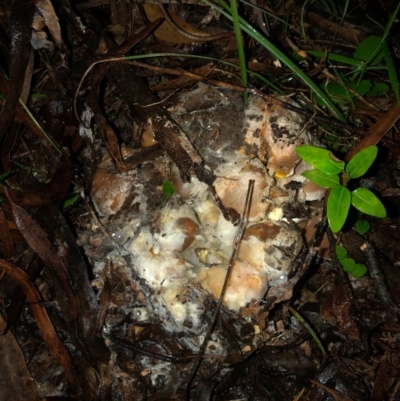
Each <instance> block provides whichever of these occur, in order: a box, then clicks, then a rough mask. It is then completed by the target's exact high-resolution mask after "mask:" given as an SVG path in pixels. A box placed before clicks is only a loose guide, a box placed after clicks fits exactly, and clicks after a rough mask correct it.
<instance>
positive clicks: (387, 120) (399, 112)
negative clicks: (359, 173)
mask: <svg viewBox="0 0 400 401" xmlns="http://www.w3.org/2000/svg"><path fill="white" fill-rule="evenodd" d="M399 118H400V104H398V103H397V102H396V101H394V102H393V103H392V105H391V106H390V107H389V110H388V111H387V112H386V114H385V115H384V116H383V117H382V118H381V119H380V120H379V121H378V122H377V123H376V124H374V125H373V126H372V127H370V128H368V131H367V135H366V136H365V137H364V138H363V139H361V141H360V142H359V143H358V144H357V145H356V146H355V147H354V148H353V149H352V151H351V152H349V153H348V154H347V155H346V160H350V159H351V158H352V157H353V156H354V155H355V154H356V153H358V152H360V151H361V150H363V149H365V148H367V147H368V146H372V145H376V144H377V143H378V142H379V141H380V140H381V139H382V138H383V137H384V136H385V135H386V133H387V132H388V131H389V130H390V129H391V128H392V127H393V125H394V124H395V122H396V121H397V120H398V119H399Z"/></svg>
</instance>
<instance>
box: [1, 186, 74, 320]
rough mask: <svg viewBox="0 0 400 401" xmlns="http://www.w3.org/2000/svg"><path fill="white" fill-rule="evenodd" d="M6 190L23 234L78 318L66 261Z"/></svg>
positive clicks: (71, 313) (71, 311)
mask: <svg viewBox="0 0 400 401" xmlns="http://www.w3.org/2000/svg"><path fill="white" fill-rule="evenodd" d="M4 191H5V194H6V196H7V198H8V201H9V202H10V204H11V208H12V211H13V214H14V219H15V223H16V224H17V226H18V228H19V230H20V231H21V234H22V235H23V236H24V238H25V240H26V242H27V243H28V245H29V246H30V247H31V249H32V250H33V251H34V252H35V253H37V255H38V256H39V257H40V259H42V260H43V262H44V263H45V265H46V266H47V267H49V268H50V269H51V270H52V271H53V273H54V274H55V276H56V277H57V279H58V281H59V282H60V284H61V286H62V288H63V290H64V292H65V295H66V297H67V299H68V304H69V308H68V309H67V310H68V311H69V312H70V315H71V318H72V319H73V320H77V319H78V316H79V303H78V299H77V297H76V295H75V292H74V290H73V288H72V286H71V281H70V278H69V275H68V272H67V269H66V268H65V266H64V263H63V262H62V260H61V259H60V257H59V256H58V254H57V253H56V252H55V251H54V249H53V248H52V246H51V244H50V241H49V240H48V238H47V236H46V234H45V232H44V231H43V230H42V228H41V227H40V226H39V224H38V223H37V222H36V221H35V220H33V219H32V217H31V216H30V215H29V213H28V212H27V211H26V210H25V209H23V208H22V207H20V206H18V205H17V204H16V203H14V202H13V201H12V199H11V197H10V196H9V193H8V190H7V189H5V190H4Z"/></svg>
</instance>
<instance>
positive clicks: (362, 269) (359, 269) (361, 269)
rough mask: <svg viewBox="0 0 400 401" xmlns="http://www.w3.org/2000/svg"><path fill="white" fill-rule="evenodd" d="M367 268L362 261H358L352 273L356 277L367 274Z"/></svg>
mask: <svg viewBox="0 0 400 401" xmlns="http://www.w3.org/2000/svg"><path fill="white" fill-rule="evenodd" d="M366 272H367V268H366V266H365V265H363V264H361V263H356V267H355V269H354V270H353V271H352V272H351V273H350V274H351V275H352V276H353V277H355V278H360V277H362V276H364V275H365V273H366Z"/></svg>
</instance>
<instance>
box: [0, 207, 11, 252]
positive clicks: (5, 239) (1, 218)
mask: <svg viewBox="0 0 400 401" xmlns="http://www.w3.org/2000/svg"><path fill="white" fill-rule="evenodd" d="M0 232H1V233H2V234H1V236H0V249H1V251H2V254H3V257H4V259H11V258H12V257H13V256H14V246H13V241H12V238H11V233H10V229H9V226H8V222H7V218H6V216H5V214H4V210H3V206H2V205H0Z"/></svg>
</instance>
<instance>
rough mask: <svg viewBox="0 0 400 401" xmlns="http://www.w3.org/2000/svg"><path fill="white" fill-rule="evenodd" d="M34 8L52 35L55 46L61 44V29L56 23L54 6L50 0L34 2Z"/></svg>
mask: <svg viewBox="0 0 400 401" xmlns="http://www.w3.org/2000/svg"><path fill="white" fill-rule="evenodd" d="M35 5H36V8H37V10H38V11H39V13H40V15H41V16H42V17H43V21H44V23H45V25H46V26H47V28H48V29H49V31H50V33H51V36H53V39H54V41H55V42H56V44H57V46H61V45H62V39H61V29H60V24H59V23H58V17H57V15H56V12H55V11H54V7H53V5H52V4H51V1H50V0H40V1H38V2H37V3H36V4H35Z"/></svg>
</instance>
